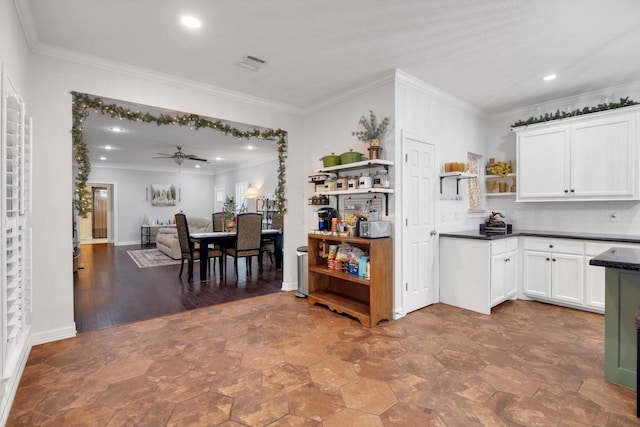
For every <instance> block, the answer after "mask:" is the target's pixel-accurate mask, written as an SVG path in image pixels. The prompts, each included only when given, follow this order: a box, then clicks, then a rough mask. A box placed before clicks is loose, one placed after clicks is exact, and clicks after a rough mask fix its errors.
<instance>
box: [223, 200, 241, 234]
mask: <svg viewBox="0 0 640 427" xmlns="http://www.w3.org/2000/svg"><path fill="white" fill-rule="evenodd" d="M237 209H238V207H237V206H236V202H234V201H233V197H231V196H227V197H226V198H225V199H224V222H225V228H226V229H227V230H232V229H233V228H234V227H235V225H236V223H235V217H236V210H237Z"/></svg>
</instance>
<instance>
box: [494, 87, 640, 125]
mask: <svg viewBox="0 0 640 427" xmlns="http://www.w3.org/2000/svg"><path fill="white" fill-rule="evenodd" d="M621 92H640V80H638V81H635V82H631V83H625V84H621V85H617V86H610V87H606V88H602V89H597V90H592V91H589V92H584V93H580V94H578V95H572V96H567V97H564V98H556V99H550V100H548V101H545V102H539V103H536V104H531V105H525V106H523V107H518V108H514V109H511V110H506V111H502V112H499V113H495V114H492V115H491V117H490V119H491V120H500V119H503V118H508V119H510V120H511V119H512V118H513V117H514V116H516V115H520V114H523V115H529V116H531V115H533V114H531V112H532V111H535V110H536V109H537V108H538V107H545V108H546V107H549V106H550V105H562V104H572V105H573V104H577V103H585V102H586V103H589V102H591V103H593V102H596V103H597V101H588V99H589V98H591V99H595V98H599V97H601V96H602V95H606V94H611V93H615V94H619V93H621ZM625 96H626V95H625ZM616 97H617V98H621V96H616ZM635 101H637V100H635ZM591 105H593V104H591ZM584 106H586V105H584ZM581 107H583V106H582V105H580V106H576V107H575V109H577V108H581ZM552 109H553V108H552Z"/></svg>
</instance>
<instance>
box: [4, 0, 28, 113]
mask: <svg viewBox="0 0 640 427" xmlns="http://www.w3.org/2000/svg"><path fill="white" fill-rule="evenodd" d="M28 58H29V50H28V47H27V43H26V41H25V39H24V36H23V33H22V27H21V26H20V22H19V21H18V17H17V15H16V10H15V7H14V6H13V2H11V1H1V2H0V64H2V65H3V67H4V71H5V74H7V75H8V76H9V77H10V78H11V82H12V83H13V84H14V86H16V88H17V89H18V92H19V93H20V96H22V99H23V100H24V101H26V104H27V108H30V96H29V94H30V91H29V80H28V79H29V70H28Z"/></svg>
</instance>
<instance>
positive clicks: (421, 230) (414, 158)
mask: <svg viewBox="0 0 640 427" xmlns="http://www.w3.org/2000/svg"><path fill="white" fill-rule="evenodd" d="M402 150H403V158H404V167H403V168H402V169H403V172H402V225H403V231H402V241H403V248H402V291H403V309H404V312H405V313H409V312H411V311H414V310H417V309H419V308H422V307H425V306H427V305H429V304H433V303H434V302H435V263H436V257H435V200H436V198H435V197H436V194H435V189H436V169H435V164H436V162H435V146H433V145H432V144H429V143H427V142H425V141H421V140H419V139H416V138H413V137H411V136H409V135H405V134H403V135H402Z"/></svg>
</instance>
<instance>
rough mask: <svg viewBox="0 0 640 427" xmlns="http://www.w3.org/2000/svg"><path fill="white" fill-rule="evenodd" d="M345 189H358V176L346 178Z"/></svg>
mask: <svg viewBox="0 0 640 427" xmlns="http://www.w3.org/2000/svg"><path fill="white" fill-rule="evenodd" d="M347 189H349V190H357V189H358V177H357V176H350V177H349V178H348V180H347Z"/></svg>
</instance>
